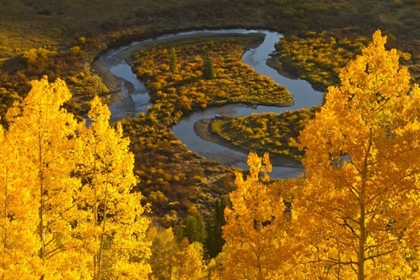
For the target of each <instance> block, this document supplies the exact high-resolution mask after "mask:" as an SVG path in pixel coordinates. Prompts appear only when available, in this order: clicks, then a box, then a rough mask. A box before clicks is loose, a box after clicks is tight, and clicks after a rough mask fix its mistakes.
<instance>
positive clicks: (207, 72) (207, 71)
mask: <svg viewBox="0 0 420 280" xmlns="http://www.w3.org/2000/svg"><path fill="white" fill-rule="evenodd" d="M203 78H204V79H207V80H212V79H214V78H216V73H215V72H214V66H213V60H212V59H211V57H210V56H209V55H207V57H206V58H205V59H204V64H203Z"/></svg>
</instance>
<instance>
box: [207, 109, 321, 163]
mask: <svg viewBox="0 0 420 280" xmlns="http://www.w3.org/2000/svg"><path fill="white" fill-rule="evenodd" d="M317 111H319V107H313V108H311V109H310V110H308V109H306V108H304V109H302V110H297V111H286V112H284V113H281V114H276V113H263V114H252V115H250V116H249V117H237V118H225V119H214V120H213V121H212V122H211V125H210V129H211V132H212V133H214V134H217V135H219V136H220V137H222V138H223V139H224V140H225V141H228V142H230V143H232V144H233V145H235V146H237V147H239V148H241V149H244V150H246V151H253V152H257V153H258V154H262V153H266V152H268V153H270V155H271V156H287V157H291V158H293V159H296V160H301V159H302V157H303V156H304V152H303V151H300V150H299V139H298V138H299V133H300V132H301V131H302V130H303V129H304V128H305V126H306V125H307V124H308V122H309V121H310V120H311V119H312V118H313V117H314V116H315V113H316V112H317Z"/></svg>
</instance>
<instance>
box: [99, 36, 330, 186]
mask: <svg viewBox="0 0 420 280" xmlns="http://www.w3.org/2000/svg"><path fill="white" fill-rule="evenodd" d="M234 33H236V34H238V33H239V34H248V33H263V34H265V39H264V42H263V43H261V44H260V45H259V46H258V47H256V48H254V49H250V50H248V51H247V52H245V54H244V55H243V57H242V60H243V61H244V62H245V63H247V64H248V65H249V66H251V67H252V68H253V69H254V70H255V71H257V72H258V73H260V74H262V75H265V76H268V77H271V78H272V79H273V80H274V81H276V82H277V83H279V84H281V85H283V86H285V87H286V88H287V89H288V90H289V91H290V92H291V93H292V94H293V95H294V105H293V106H290V107H275V106H258V107H257V108H256V109H253V108H250V107H247V106H245V105H243V104H230V105H224V106H220V107H208V108H206V109H204V110H202V111H197V112H192V113H191V114H189V115H187V116H184V117H183V118H182V119H181V120H180V122H179V123H178V124H177V125H175V126H173V128H172V131H173V133H174V134H175V136H176V137H177V138H178V139H180V140H181V141H182V142H183V143H184V144H185V145H186V146H187V147H188V149H190V150H192V151H194V152H197V153H198V154H200V155H202V156H203V157H206V158H208V159H213V160H218V161H219V162H221V163H223V164H225V165H235V166H238V167H241V168H247V165H246V158H247V154H245V153H242V152H238V151H234V150H231V149H229V148H226V147H223V146H221V145H219V144H216V143H213V142H209V141H206V140H204V139H202V138H200V137H198V136H197V135H196V133H195V132H194V123H195V122H196V121H198V120H200V119H203V118H213V117H214V116H215V115H216V114H227V115H230V116H248V115H250V114H252V113H262V112H277V113H281V112H283V111H285V110H297V109H301V108H303V107H307V108H310V107H312V106H313V105H320V104H321V103H322V99H323V93H322V92H319V91H316V90H314V89H313V88H312V87H311V85H310V84H309V83H308V82H306V81H304V80H300V79H289V78H286V77H284V76H282V75H280V74H278V73H277V71H276V70H274V69H272V68H270V67H269V66H267V64H266V61H267V59H268V58H270V54H271V53H273V52H274V51H275V48H274V44H275V43H276V42H278V40H279V39H280V38H282V36H283V35H282V34H280V33H277V32H273V31H268V30H245V29H223V30H204V31H190V32H181V33H174V34H168V35H163V36H159V37H157V38H153V39H148V40H144V41H141V42H134V43H132V44H130V45H128V46H125V47H120V48H115V49H110V50H109V51H107V52H106V53H104V54H103V55H101V57H100V58H99V60H98V62H99V63H100V64H101V65H102V66H103V67H104V68H105V69H107V70H108V71H109V72H110V73H112V74H113V75H115V76H116V77H118V78H120V79H121V80H122V82H121V92H122V93H123V98H121V99H120V100H119V101H118V102H116V103H113V104H111V105H110V110H111V113H112V119H114V120H117V119H121V118H122V117H125V116H133V115H138V114H139V113H140V112H145V113H147V107H148V106H152V104H151V103H150V98H149V94H148V91H147V89H146V87H145V85H144V84H143V83H142V82H141V81H139V80H138V79H137V77H136V75H135V74H134V73H133V72H132V70H131V67H130V66H129V64H128V63H127V62H126V61H125V60H124V58H126V57H129V55H131V54H133V53H134V52H136V51H137V50H139V49H140V48H142V47H144V46H146V45H149V44H155V43H158V42H160V41H165V40H168V39H181V38H182V37H186V36H207V35H209V34H234ZM302 172H304V170H303V169H302V168H294V167H281V166H273V172H272V173H270V176H271V177H273V178H290V177H296V176H297V175H298V174H300V173H302Z"/></svg>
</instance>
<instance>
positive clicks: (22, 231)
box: [0, 77, 150, 279]
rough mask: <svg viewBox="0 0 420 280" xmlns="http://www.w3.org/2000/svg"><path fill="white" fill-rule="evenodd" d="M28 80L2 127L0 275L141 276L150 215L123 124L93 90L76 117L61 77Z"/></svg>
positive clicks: (147, 269) (145, 269) (145, 265)
mask: <svg viewBox="0 0 420 280" xmlns="http://www.w3.org/2000/svg"><path fill="white" fill-rule="evenodd" d="M31 85H32V89H31V91H30V92H29V93H28V96H27V97H26V98H25V99H24V101H23V102H22V103H21V104H18V103H15V104H14V105H13V106H12V107H11V108H10V109H9V110H8V113H7V115H6V117H7V121H8V129H7V130H4V129H3V127H2V126H0V142H1V145H0V156H1V159H2V160H1V162H0V201H1V202H0V203H1V207H0V209H1V210H0V213H1V215H0V217H1V218H0V236H1V237H0V241H1V242H0V255H1V260H2V261H1V263H0V275H1V278H3V279H16V278H21V279H82V278H88V279H111V278H120V277H122V276H123V277H125V278H126V279H145V278H146V277H147V275H148V274H149V273H150V265H149V264H148V262H147V259H148V258H149V257H150V249H149V242H148V240H147V239H146V230H147V228H148V226H149V223H150V221H149V219H148V218H147V217H145V216H144V213H145V208H144V207H142V205H141V204H140V202H141V194H140V193H139V192H136V193H134V192H132V190H133V187H134V186H135V184H136V178H135V176H134V174H133V165H134V157H133V155H132V153H131V152H129V151H128V139H127V138H124V137H123V133H122V129H121V126H117V127H116V128H115V129H114V128H111V127H110V125H109V117H110V112H109V110H108V108H107V107H106V105H102V104H101V102H100V99H99V98H98V97H95V98H94V99H93V101H92V103H91V107H92V108H91V110H90V111H89V119H90V124H89V127H87V126H86V122H85V121H83V122H80V123H78V122H77V121H76V119H75V118H74V116H73V115H72V114H70V113H68V112H67V111H66V110H65V109H63V108H62V106H63V103H64V102H65V101H67V100H68V99H70V97H71V94H70V92H69V90H68V89H67V87H66V85H65V83H64V82H63V81H62V80H60V79H57V80H56V81H55V82H54V83H51V84H50V83H48V80H47V78H46V77H44V78H43V79H42V80H40V81H32V83H31Z"/></svg>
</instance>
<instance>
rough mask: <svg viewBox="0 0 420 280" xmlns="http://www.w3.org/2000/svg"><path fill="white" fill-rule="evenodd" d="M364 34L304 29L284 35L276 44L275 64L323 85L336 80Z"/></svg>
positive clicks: (360, 42)
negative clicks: (350, 36) (349, 34)
mask: <svg viewBox="0 0 420 280" xmlns="http://www.w3.org/2000/svg"><path fill="white" fill-rule="evenodd" d="M366 44H367V38H365V37H359V38H356V39H354V40H352V41H350V40H349V39H348V38H347V37H345V36H343V37H337V36H335V35H334V34H333V33H331V32H326V31H323V32H321V33H317V32H313V31H311V32H309V31H308V32H306V33H304V34H303V35H301V36H299V37H298V36H296V35H292V36H286V37H283V38H281V39H280V41H279V42H278V43H277V44H276V45H275V46H276V51H277V55H274V57H273V59H274V60H275V64H276V67H278V68H280V69H282V70H283V71H286V72H292V73H294V74H295V75H296V76H297V77H299V78H300V79H303V80H307V81H308V82H310V83H311V84H312V85H314V86H316V87H319V88H322V89H324V90H325V89H326V88H327V87H328V86H330V85H335V84H337V83H338V82H339V79H338V74H339V73H340V70H341V68H342V67H344V66H345V65H346V64H347V63H348V62H349V61H350V60H352V59H354V58H355V57H356V55H358V54H360V52H361V50H362V48H363V47H364V46H365V45H366Z"/></svg>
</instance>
